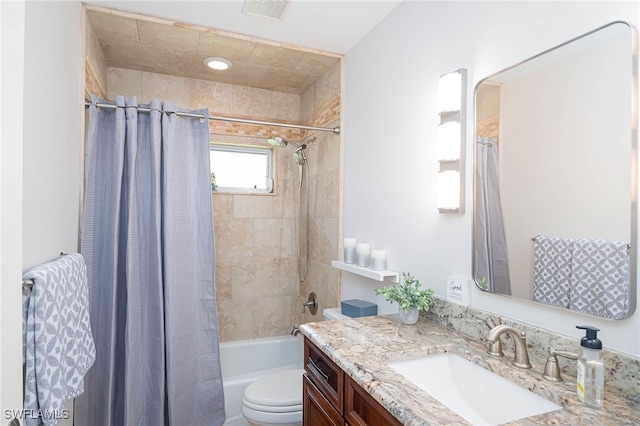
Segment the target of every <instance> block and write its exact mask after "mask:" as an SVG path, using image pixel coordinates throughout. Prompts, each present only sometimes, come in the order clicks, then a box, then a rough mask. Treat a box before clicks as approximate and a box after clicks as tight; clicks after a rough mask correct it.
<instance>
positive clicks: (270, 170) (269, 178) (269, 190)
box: [209, 141, 275, 194]
mask: <svg viewBox="0 0 640 426" xmlns="http://www.w3.org/2000/svg"><path fill="white" fill-rule="evenodd" d="M212 151H219V152H231V153H240V154H260V155H264V156H265V161H266V176H265V188H248V187H247V188H243V187H232V186H218V187H217V188H216V190H215V191H214V192H218V193H227V194H228V193H244V194H273V192H274V187H275V185H274V181H275V180H274V174H275V172H274V169H275V155H274V149H273V148H271V147H263V146H254V145H240V144H230V143H221V142H215V141H211V142H209V156H211V152H212ZM209 158H211V157H209ZM209 172H210V173H213V170H211V165H210V166H209Z"/></svg>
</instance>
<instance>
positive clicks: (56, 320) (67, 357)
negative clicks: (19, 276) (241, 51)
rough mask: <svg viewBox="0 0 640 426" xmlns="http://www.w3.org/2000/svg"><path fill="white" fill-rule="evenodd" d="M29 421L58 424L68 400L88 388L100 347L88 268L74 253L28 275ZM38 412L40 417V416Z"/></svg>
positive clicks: (26, 351)
mask: <svg viewBox="0 0 640 426" xmlns="http://www.w3.org/2000/svg"><path fill="white" fill-rule="evenodd" d="M23 278H24V279H29V280H33V282H34V285H33V287H32V288H31V290H29V289H24V290H23V302H22V307H23V323H22V324H23V325H22V327H23V329H22V332H23V333H22V334H23V336H22V337H23V342H24V346H23V357H24V362H25V363H26V366H25V368H26V376H25V382H26V383H25V397H24V408H25V410H26V411H25V412H26V415H25V419H24V420H25V421H24V424H25V425H28V426H29V425H40V424H46V425H55V424H57V423H58V421H60V419H61V418H62V417H63V416H64V414H63V409H64V406H65V404H66V403H67V402H68V401H70V400H71V399H73V398H75V397H76V396H78V395H80V394H81V393H82V392H83V391H84V375H85V373H86V372H87V370H88V369H89V368H90V367H91V365H93V362H94V360H95V357H96V350H95V346H94V343H93V336H92V335H91V328H90V324H89V311H88V306H87V301H88V290H87V269H86V265H85V263H84V258H83V257H82V255H81V254H79V253H75V254H70V255H67V256H63V257H61V258H60V259H58V260H56V261H53V262H49V263H46V264H44V265H42V266H39V267H37V268H34V269H32V270H30V271H29V272H27V273H26V274H24V276H23ZM39 415H40V416H41V417H40V418H38V417H39Z"/></svg>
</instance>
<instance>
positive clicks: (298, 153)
mask: <svg viewBox="0 0 640 426" xmlns="http://www.w3.org/2000/svg"><path fill="white" fill-rule="evenodd" d="M306 147H307V145H306V144H303V145H302V146H301V147H299V148H298V149H296V150H295V152H294V153H293V159H294V161H295V162H296V163H298V166H304V165H305V164H306V163H307V156H306V155H305V154H304V149H305V148H306Z"/></svg>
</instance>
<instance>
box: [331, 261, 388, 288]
mask: <svg viewBox="0 0 640 426" xmlns="http://www.w3.org/2000/svg"><path fill="white" fill-rule="evenodd" d="M331 266H333V267H334V268H338V269H342V270H343V271H347V272H351V273H352V274H356V275H362V276H363V277H367V278H371V279H372V280H376V281H384V279H385V278H388V277H390V278H391V281H393V282H394V283H399V282H400V273H399V272H396V271H387V270H384V271H374V270H373V269H371V268H363V267H362V266H356V265H353V264H350V263H344V262H342V261H340V260H332V261H331Z"/></svg>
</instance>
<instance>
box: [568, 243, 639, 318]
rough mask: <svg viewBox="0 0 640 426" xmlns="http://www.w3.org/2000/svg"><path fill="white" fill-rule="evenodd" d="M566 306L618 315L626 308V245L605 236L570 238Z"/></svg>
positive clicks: (587, 311) (620, 316)
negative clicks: (570, 250) (569, 282)
mask: <svg viewBox="0 0 640 426" xmlns="http://www.w3.org/2000/svg"><path fill="white" fill-rule="evenodd" d="M571 269H572V287H573V290H572V292H571V304H570V308H571V309H572V310H574V311H579V312H584V313H586V314H592V315H598V316H601V317H606V318H612V319H622V318H624V317H626V316H627V314H628V312H629V248H628V246H627V243H624V242H620V241H607V240H586V239H582V240H576V241H575V242H574V250H573V261H572V265H571Z"/></svg>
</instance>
